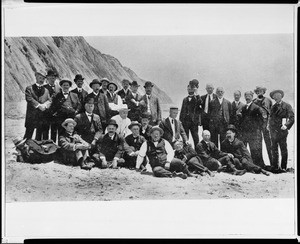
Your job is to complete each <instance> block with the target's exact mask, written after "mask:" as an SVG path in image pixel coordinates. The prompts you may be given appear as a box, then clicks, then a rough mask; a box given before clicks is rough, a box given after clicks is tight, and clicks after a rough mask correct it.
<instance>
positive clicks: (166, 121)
mask: <svg viewBox="0 0 300 244" xmlns="http://www.w3.org/2000/svg"><path fill="white" fill-rule="evenodd" d="M165 125H166V127H167V129H168V130H169V131H170V132H171V133H172V135H173V130H172V126H171V122H170V120H169V119H168V118H167V119H165Z"/></svg>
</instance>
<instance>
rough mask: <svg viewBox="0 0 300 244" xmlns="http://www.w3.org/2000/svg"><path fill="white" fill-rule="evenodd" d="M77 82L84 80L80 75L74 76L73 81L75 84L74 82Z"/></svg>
mask: <svg viewBox="0 0 300 244" xmlns="http://www.w3.org/2000/svg"><path fill="white" fill-rule="evenodd" d="M78 80H84V78H83V77H82V75H81V74H77V75H75V78H74V81H75V82H76V81H78Z"/></svg>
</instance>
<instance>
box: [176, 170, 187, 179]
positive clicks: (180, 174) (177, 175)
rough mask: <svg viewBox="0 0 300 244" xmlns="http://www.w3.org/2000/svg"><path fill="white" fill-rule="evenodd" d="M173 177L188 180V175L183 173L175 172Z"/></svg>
mask: <svg viewBox="0 0 300 244" xmlns="http://www.w3.org/2000/svg"><path fill="white" fill-rule="evenodd" d="M173 177H180V178H181V179H184V180H185V179H186V178H187V175H186V174H185V173H182V172H178V173H177V172H173Z"/></svg>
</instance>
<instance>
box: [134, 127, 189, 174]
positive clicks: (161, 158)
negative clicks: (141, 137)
mask: <svg viewBox="0 0 300 244" xmlns="http://www.w3.org/2000/svg"><path fill="white" fill-rule="evenodd" d="M163 133H164V131H163V130H162V129H161V128H160V127H159V126H153V127H152V128H151V130H150V135H151V140H149V141H145V142H144V143H143V144H142V146H141V149H140V151H139V155H138V157H137V160H136V166H135V167H136V169H139V168H140V165H141V164H142V163H143V162H144V158H145V156H147V157H148V159H149V163H150V165H151V168H152V171H153V174H154V176H156V177H176V176H178V177H180V178H182V179H186V178H187V177H188V176H193V175H192V174H191V173H190V172H189V170H188V166H187V165H186V164H185V163H184V162H182V161H181V160H180V159H177V158H174V150H173V148H172V146H171V144H170V143H169V142H168V141H167V140H165V139H162V138H161V137H162V135H163Z"/></svg>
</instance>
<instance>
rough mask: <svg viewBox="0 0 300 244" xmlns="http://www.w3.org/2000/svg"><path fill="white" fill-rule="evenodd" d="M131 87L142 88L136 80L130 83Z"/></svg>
mask: <svg viewBox="0 0 300 244" xmlns="http://www.w3.org/2000/svg"><path fill="white" fill-rule="evenodd" d="M130 86H140V85H139V84H138V83H137V81H136V80H134V81H133V82H131V83H130Z"/></svg>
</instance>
